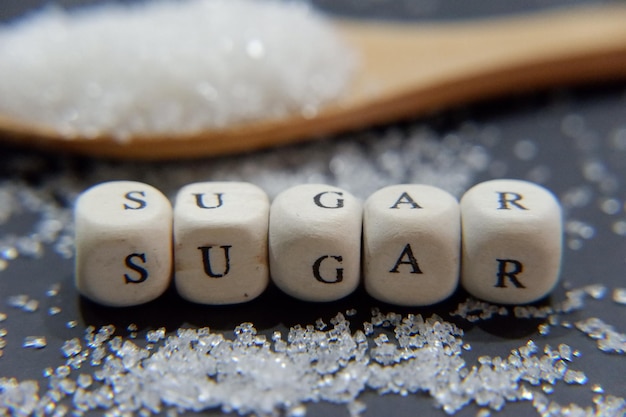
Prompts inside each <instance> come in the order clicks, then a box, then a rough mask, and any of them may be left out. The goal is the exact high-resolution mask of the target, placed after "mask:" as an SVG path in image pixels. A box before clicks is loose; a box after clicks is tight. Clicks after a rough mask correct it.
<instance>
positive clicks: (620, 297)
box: [611, 288, 626, 305]
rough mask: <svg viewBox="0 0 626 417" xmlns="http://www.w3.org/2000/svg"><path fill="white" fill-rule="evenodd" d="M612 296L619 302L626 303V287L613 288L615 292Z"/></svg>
mask: <svg viewBox="0 0 626 417" xmlns="http://www.w3.org/2000/svg"><path fill="white" fill-rule="evenodd" d="M611 298H612V299H613V301H614V302H616V303H617V304H622V305H626V288H615V289H613V293H612V295H611Z"/></svg>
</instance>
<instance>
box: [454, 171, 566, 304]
mask: <svg viewBox="0 0 626 417" xmlns="http://www.w3.org/2000/svg"><path fill="white" fill-rule="evenodd" d="M461 217H462V234H463V243H462V247H463V255H462V275H461V277H462V278H461V283H462V285H463V286H464V287H465V289H467V291H468V292H469V293H471V294H473V295H474V296H476V297H478V298H481V299H483V300H486V301H491V302H496V303H504V304H524V303H529V302H533V301H536V300H538V299H541V298H543V297H544V296H546V295H547V294H548V293H550V291H551V290H552V289H553V288H554V286H555V285H556V283H557V281H558V278H559V270H560V265H561V251H562V219H561V208H560V205H559V203H558V201H557V199H556V198H555V197H554V195H553V194H552V193H551V192H550V191H548V190H546V189H545V188H543V187H541V186H539V185H536V184H533V183H529V182H526V181H520V180H493V181H487V182H484V183H481V184H478V185H476V186H475V187H473V188H471V189H470V190H469V191H467V192H466V193H465V195H464V196H463V198H462V199H461Z"/></svg>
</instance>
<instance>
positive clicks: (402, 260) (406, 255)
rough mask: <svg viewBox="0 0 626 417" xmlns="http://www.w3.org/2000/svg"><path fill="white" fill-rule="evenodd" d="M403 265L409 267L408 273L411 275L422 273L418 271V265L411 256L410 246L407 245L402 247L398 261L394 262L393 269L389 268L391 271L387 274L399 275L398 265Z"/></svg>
mask: <svg viewBox="0 0 626 417" xmlns="http://www.w3.org/2000/svg"><path fill="white" fill-rule="evenodd" d="M405 258H406V259H405ZM403 264H406V265H411V272H410V273H411V274H421V273H422V270H421V269H420V267H419V265H418V264H417V259H415V256H413V250H412V249H411V245H410V244H408V243H407V245H406V246H405V247H404V249H403V250H402V254H400V257H399V258H398V261H397V262H396V264H395V265H394V267H393V268H391V271H389V272H393V273H399V272H400V271H398V267H399V266H400V265H403Z"/></svg>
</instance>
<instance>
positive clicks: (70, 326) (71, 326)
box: [65, 320, 78, 329]
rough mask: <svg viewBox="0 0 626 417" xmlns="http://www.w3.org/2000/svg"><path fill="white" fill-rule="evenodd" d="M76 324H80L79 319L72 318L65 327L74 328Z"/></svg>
mask: <svg viewBox="0 0 626 417" xmlns="http://www.w3.org/2000/svg"><path fill="white" fill-rule="evenodd" d="M76 326H78V321H76V320H70V321H68V322H66V323H65V327H67V328H68V329H73V328H74V327H76Z"/></svg>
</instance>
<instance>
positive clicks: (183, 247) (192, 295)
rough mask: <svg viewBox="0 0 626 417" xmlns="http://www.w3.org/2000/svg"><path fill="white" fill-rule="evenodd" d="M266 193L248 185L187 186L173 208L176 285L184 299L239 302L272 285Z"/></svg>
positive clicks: (217, 183) (234, 183) (204, 301)
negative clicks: (269, 264) (269, 266)
mask: <svg viewBox="0 0 626 417" xmlns="http://www.w3.org/2000/svg"><path fill="white" fill-rule="evenodd" d="M269 207H270V203H269V199H268V197H267V194H266V193H265V192H264V191H263V190H261V189H260V188H258V187H257V186H255V185H252V184H248V183H243V182H202V183H195V184H190V185H187V186H185V187H183V188H182V189H181V190H180V191H179V192H178V195H177V197H176V203H175V206H174V239H175V265H176V266H175V271H176V274H175V283H176V289H177V290H178V293H179V294H180V295H181V296H182V297H183V298H185V299H187V300H189V301H193V302H196V303H202V304H234V303H241V302H245V301H250V300H252V299H254V298H256V297H257V296H259V295H260V294H261V293H262V292H263V291H264V290H265V288H266V287H267V285H268V283H269V271H268V259H267V230H268V217H269Z"/></svg>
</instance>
